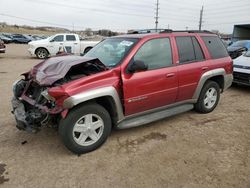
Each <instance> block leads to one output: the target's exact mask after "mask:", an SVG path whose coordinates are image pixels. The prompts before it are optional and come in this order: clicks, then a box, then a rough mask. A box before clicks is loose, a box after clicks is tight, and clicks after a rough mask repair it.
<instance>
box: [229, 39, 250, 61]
mask: <svg viewBox="0 0 250 188" xmlns="http://www.w3.org/2000/svg"><path fill="white" fill-rule="evenodd" d="M249 49H250V40H240V41H237V42H234V43H233V44H232V45H230V46H229V47H228V48H227V50H228V53H229V55H230V56H231V58H232V59H235V58H237V57H239V56H241V55H242V53H244V52H246V51H247V50H249Z"/></svg>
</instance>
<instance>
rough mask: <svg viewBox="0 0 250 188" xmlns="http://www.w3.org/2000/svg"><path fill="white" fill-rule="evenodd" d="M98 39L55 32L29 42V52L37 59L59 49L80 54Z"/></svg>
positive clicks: (54, 53) (52, 54)
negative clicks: (81, 38) (88, 39)
mask: <svg viewBox="0 0 250 188" xmlns="http://www.w3.org/2000/svg"><path fill="white" fill-rule="evenodd" d="M97 43H99V41H87V40H80V37H79V35H77V34H69V33H65V34H64V33H62V34H56V35H53V36H51V37H48V38H47V39H43V40H37V41H32V42H29V43H28V44H29V49H28V51H29V53H30V55H31V56H34V55H36V56H37V57H38V58H39V59H44V58H47V57H49V56H54V55H56V54H57V53H58V52H59V51H62V50H63V51H65V52H67V53H72V54H76V55H80V54H81V53H86V52H87V51H89V50H90V49H91V48H92V47H93V46H95V45H96V44H97Z"/></svg>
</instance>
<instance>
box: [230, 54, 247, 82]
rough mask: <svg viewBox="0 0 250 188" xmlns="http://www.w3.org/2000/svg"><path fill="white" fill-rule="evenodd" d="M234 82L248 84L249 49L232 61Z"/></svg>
mask: <svg viewBox="0 0 250 188" xmlns="http://www.w3.org/2000/svg"><path fill="white" fill-rule="evenodd" d="M233 65H234V66H233V67H234V69H233V75H234V80H233V82H234V83H237V84H243V85H247V86H250V50H249V51H247V52H245V53H244V54H243V55H241V56H240V57H238V58H236V59H234V62H233Z"/></svg>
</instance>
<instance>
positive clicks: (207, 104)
mask: <svg viewBox="0 0 250 188" xmlns="http://www.w3.org/2000/svg"><path fill="white" fill-rule="evenodd" d="M219 100H220V87H219V85H218V84H217V83H216V82H214V81H208V82H206V83H205V85H204V86H203V88H202V90H201V93H200V96H199V99H198V101H197V103H196V104H195V110H196V111H197V112H200V113H204V114H205V113H209V112H212V111H213V110H214V109H215V107H216V106H217V104H218V102H219Z"/></svg>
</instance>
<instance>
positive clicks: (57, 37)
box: [53, 35, 63, 42]
mask: <svg viewBox="0 0 250 188" xmlns="http://www.w3.org/2000/svg"><path fill="white" fill-rule="evenodd" d="M53 40H54V41H55V42H62V41H63V35H57V36H56V37H54V39H53Z"/></svg>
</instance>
